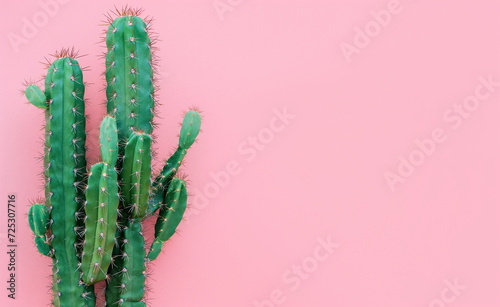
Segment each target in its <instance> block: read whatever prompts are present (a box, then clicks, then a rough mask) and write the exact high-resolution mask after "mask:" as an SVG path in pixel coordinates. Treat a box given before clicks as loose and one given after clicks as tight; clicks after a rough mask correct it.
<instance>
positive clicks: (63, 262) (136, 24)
mask: <svg viewBox="0 0 500 307" xmlns="http://www.w3.org/2000/svg"><path fill="white" fill-rule="evenodd" d="M148 28H149V23H148V22H145V21H144V20H142V19H141V18H140V17H139V16H138V11H134V10H130V9H125V10H124V11H123V12H121V13H119V16H118V17H117V18H116V19H114V20H113V21H112V22H110V25H109V27H108V29H107V32H106V45H107V49H108V51H107V54H106V72H105V76H106V81H107V87H106V96H107V100H108V101H107V113H108V115H107V116H106V117H105V118H104V119H103V121H102V123H101V128H100V148H101V158H102V162H99V163H97V164H94V165H93V166H91V167H90V171H89V172H88V173H87V165H86V158H85V114H84V101H83V95H84V85H83V79H82V72H81V69H80V67H79V65H78V62H77V61H76V60H75V59H74V56H73V55H71V54H67V53H68V52H63V53H62V54H61V55H59V56H58V58H57V59H56V60H55V61H54V62H53V63H52V64H51V66H50V67H49V71H48V73H47V78H46V82H45V93H44V92H43V91H42V90H41V89H39V88H38V87H37V86H36V85H28V86H27V88H26V91H25V94H26V97H27V98H28V100H29V101H30V102H31V103H32V104H33V105H35V106H36V107H39V108H43V109H45V110H46V132H45V155H44V168H45V170H44V174H45V178H46V189H45V199H46V200H45V205H41V204H34V205H33V206H32V207H31V208H30V213H29V221H30V227H31V229H32V231H33V233H34V234H35V242H36V245H37V248H38V250H39V251H40V252H41V253H42V254H45V255H47V256H50V257H52V258H53V264H54V265H53V286H52V290H53V293H54V301H53V303H54V305H55V306H64V307H67V306H71V307H73V306H95V304H96V300H95V294H94V291H93V285H94V284H95V283H97V282H99V281H103V280H106V289H105V300H106V305H107V306H114V305H117V306H134V307H142V306H146V304H145V302H144V296H145V280H146V266H147V263H148V262H149V261H151V260H154V259H156V258H157V257H158V255H159V253H160V251H161V249H162V246H163V244H164V242H165V241H167V240H168V239H170V237H171V236H172V235H173V234H174V233H175V230H176V228H177V226H178V225H179V223H180V222H181V220H182V216H183V214H184V211H185V210H186V204H187V190H186V182H185V181H184V180H182V179H179V178H178V177H176V175H177V172H178V170H179V167H180V166H181V163H182V161H183V159H184V157H185V155H186V153H187V150H188V149H189V148H190V147H191V145H192V144H193V143H194V141H195V139H196V137H197V135H198V133H199V131H200V125H201V116H200V114H199V113H198V112H197V111H195V110H191V111H188V112H187V113H186V115H185V116H184V120H183V123H182V128H181V132H180V138H179V146H178V148H177V150H176V151H175V152H174V154H173V155H172V156H171V157H170V158H169V159H168V160H167V161H166V164H165V166H164V167H163V169H162V170H161V172H160V174H159V175H158V176H157V177H156V178H155V179H154V180H153V178H152V168H151V161H152V149H151V146H152V144H153V137H152V132H153V127H154V123H153V117H154V109H155V89H154V74H153V57H152V53H151V39H150V37H149V34H148ZM86 178H88V180H86ZM157 211H159V213H158V217H157V220H156V225H155V238H154V239H153V243H152V246H151V247H150V248H149V253H148V254H147V256H146V246H145V239H144V235H143V232H142V226H141V222H142V221H143V220H144V219H145V217H147V216H153V215H155V213H156V212H157Z"/></svg>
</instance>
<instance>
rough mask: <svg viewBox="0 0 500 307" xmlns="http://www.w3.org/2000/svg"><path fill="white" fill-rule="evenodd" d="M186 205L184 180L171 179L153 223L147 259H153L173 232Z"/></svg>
mask: <svg viewBox="0 0 500 307" xmlns="http://www.w3.org/2000/svg"><path fill="white" fill-rule="evenodd" d="M186 205H187V190H186V182H185V181H184V180H181V179H179V178H177V177H175V178H174V179H172V182H171V183H170V185H169V187H168V191H167V194H166V195H165V206H163V207H162V208H161V209H160V212H159V214H158V219H157V220H156V224H155V239H154V241H153V244H152V245H151V248H150V250H149V253H148V258H149V260H155V259H156V258H157V257H158V255H159V254H160V252H161V248H162V246H163V243H164V242H165V241H168V240H169V239H170V237H172V235H173V234H174V233H175V230H176V229H177V226H179V224H180V222H181V220H182V217H183V215H184V212H185V211H186Z"/></svg>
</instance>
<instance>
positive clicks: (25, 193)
mask: <svg viewBox="0 0 500 307" xmlns="http://www.w3.org/2000/svg"><path fill="white" fill-rule="evenodd" d="M221 1H222V2H224V3H226V4H227V5H228V6H229V7H230V8H231V10H228V11H226V12H225V13H224V14H223V16H222V17H223V19H222V18H221V17H220V16H219V15H218V13H217V11H216V10H215V9H214V6H213V3H214V1H213V0H203V1H201V0H199V1H194V0H190V1H187V0H183V1H180V0H178V1H172V0H164V1H147V0H144V1H128V2H127V4H129V5H132V6H141V7H143V8H144V9H145V15H152V16H154V17H155V21H154V29H155V30H156V32H158V33H159V35H160V39H161V41H159V42H158V45H157V46H158V47H159V51H158V56H159V57H160V58H161V63H160V67H159V70H160V73H161V76H160V77H161V81H160V85H161V91H160V92H159V93H160V99H161V102H162V106H161V108H160V115H161V117H162V119H161V120H159V123H160V127H159V128H158V129H157V132H158V133H157V135H158V136H159V138H158V152H159V155H158V157H159V158H165V157H167V155H168V154H169V153H170V152H171V149H172V147H173V146H174V145H175V143H176V134H177V133H178V129H179V126H178V122H179V121H180V120H181V115H182V112H183V111H185V110H186V109H187V107H188V106H192V105H195V106H198V107H199V108H201V109H202V110H203V111H204V114H205V117H204V119H203V133H202V134H201V135H200V137H199V142H198V143H197V144H196V145H195V146H194V147H193V148H192V149H191V150H190V152H189V154H188V157H187V163H186V166H185V168H184V170H185V172H186V173H188V174H189V179H190V191H192V192H193V193H195V194H196V196H193V197H191V198H190V199H191V203H192V204H191V211H190V213H189V216H188V217H187V221H186V222H184V223H183V224H182V225H181V227H180V229H179V232H180V234H179V235H176V236H175V237H174V238H173V239H172V240H171V241H170V242H168V244H166V246H165V253H164V254H162V255H161V257H159V259H158V260H157V261H155V262H154V264H153V266H152V275H151V278H150V279H149V288H150V290H151V292H150V295H149V300H148V302H149V304H150V305H151V306H172V307H200V306H203V307H212V306H219V307H234V306H238V307H246V306H247V307H252V306H259V304H258V302H260V303H262V304H261V306H262V307H270V306H286V307H311V306H314V307H331V306H345V307H358V306H359V307H365V306H366V307H371V306H376V307H378V306H382V307H400V306H404V307H417V306H454V307H455V306H456V307H458V306H460V307H493V306H499V304H500V298H499V295H498V293H499V292H498V289H499V286H500V284H499V277H500V269H499V266H498V260H499V254H498V246H499V237H498V232H499V228H498V221H499V212H498V210H497V207H498V205H499V202H500V195H499V193H498V191H499V189H498V187H499V185H500V181H499V176H498V174H500V159H499V157H500V146H499V145H500V133H499V130H500V126H499V124H498V123H499V118H500V99H499V98H500V96H499V94H498V91H496V92H494V93H493V94H492V95H491V97H489V99H486V100H485V101H482V102H481V104H480V105H479V107H478V108H477V109H476V110H475V111H474V112H470V114H469V115H470V116H469V117H468V118H467V119H464V120H463V123H462V125H461V126H460V127H459V128H458V129H456V130H454V129H452V128H451V124H450V123H448V122H446V121H445V120H444V119H443V114H444V113H445V112H446V111H447V110H448V109H452V108H453V106H454V104H456V103H462V101H463V100H464V99H465V98H466V97H467V96H468V95H471V94H474V90H475V88H476V86H477V85H478V84H479V81H478V77H480V76H484V77H487V76H488V75H490V74H492V76H493V78H494V79H495V80H500V69H499V68H500V65H499V64H500V63H499V57H500V36H499V34H500V33H499V32H500V31H499V29H500V19H499V18H498V12H499V10H500V2H499V1H492V0H477V1H451V0H442V1H429V0H427V1H424V0H420V1H404V0H401V1H400V8H401V9H402V11H400V12H399V13H398V14H393V15H392V18H391V21H390V22H389V24H387V25H386V27H383V28H381V31H380V33H378V34H377V35H374V36H373V37H371V38H370V42H369V44H368V45H367V46H366V47H363V48H361V49H360V50H358V51H359V53H358V54H353V55H352V58H351V62H350V63H348V61H347V59H346V57H345V56H344V54H343V53H342V51H341V44H342V42H345V43H349V44H353V40H354V37H355V35H356V30H355V28H356V27H358V28H360V29H362V28H364V27H365V25H366V24H367V23H369V22H371V21H373V20H375V19H374V17H373V15H371V14H370V12H371V11H376V12H378V11H380V10H382V9H387V6H388V5H389V3H391V1H389V0H377V1H347V0H344V1H326V0H324V1H319V0H316V1H305V0H302V1H298V0H296V1H286V0H280V1H245V0H243V1H236V0H232V1H229V0H221ZM42 2H43V3H46V2H47V0H46V1H44V0H42ZM49 2H50V1H49ZM65 2H66V3H64V4H59V5H58V11H57V13H56V14H55V15H54V16H53V17H50V18H49V19H48V20H47V21H46V22H44V24H43V25H41V26H40V27H37V29H38V32H37V33H36V34H35V35H34V36H33V37H31V38H29V39H27V42H25V43H23V44H21V45H19V46H18V51H17V52H16V50H15V48H14V46H13V45H12V44H11V43H10V42H9V39H8V35H9V33H14V34H18V35H21V29H22V27H23V22H24V21H23V18H28V20H31V19H32V18H33V16H36V14H37V13H39V12H44V11H43V9H42V8H41V6H40V5H39V4H38V1H32V0H30V1H5V3H3V4H2V10H1V13H0V14H1V18H0V20H1V27H0V31H1V46H0V52H1V53H0V54H1V56H0V67H1V69H0V71H1V75H0V78H1V79H0V86H1V92H2V103H1V104H0V108H1V109H0V114H1V123H0V125H1V131H3V133H1V134H0V138H1V144H2V148H1V159H0V161H1V163H0V165H1V172H0V176H1V177H0V180H1V181H0V190H1V193H0V199H2V204H4V207H3V208H4V209H2V210H0V226H1V233H2V242H1V248H0V250H1V252H0V255H1V256H0V274H1V275H0V280H1V281H2V284H1V287H0V288H1V289H2V290H1V291H0V302H1V303H0V305H2V306H16V307H17V306H23V307H24V306H46V305H47V304H48V303H49V301H50V293H49V288H48V287H49V284H50V278H49V275H50V261H49V260H48V259H47V258H44V257H42V256H40V255H39V254H38V253H37V251H36V248H35V247H34V244H33V242H32V235H31V232H30V230H29V227H28V223H27V218H26V212H27V211H28V208H29V200H30V199H33V198H36V197H39V196H42V193H41V192H40V187H41V181H40V180H39V177H38V173H39V172H40V171H41V169H42V166H41V164H40V163H39V162H37V161H36V159H35V158H34V157H35V155H36V154H37V153H40V152H41V150H42V147H41V140H40V138H41V137H43V135H42V132H41V131H40V127H41V125H42V123H43V116H42V113H41V112H40V111H39V110H37V109H36V108H35V107H33V106H30V105H28V104H26V103H25V98H24V97H23V96H22V95H21V94H20V93H19V90H20V89H22V85H21V84H22V82H23V80H24V79H37V78H39V77H40V76H41V75H42V73H43V72H44V71H43V66H42V65H41V64H40V61H42V60H43V58H44V56H47V55H48V54H50V53H53V52H54V51H56V50H58V49H60V48H61V47H68V46H74V47H75V48H76V49H78V50H80V53H81V54H86V55H87V56H85V57H82V58H81V59H80V63H81V65H82V66H89V67H90V68H91V70H90V71H88V72H85V75H84V79H85V80H86V81H87V82H90V83H91V84H89V86H88V87H87V91H86V98H87V99H88V100H89V104H88V106H87V113H88V114H89V115H90V119H89V121H88V123H87V125H88V127H89V128H91V129H92V130H91V131H90V134H89V145H90V146H91V147H94V148H95V146H96V144H97V142H96V140H97V129H96V127H97V126H98V124H99V122H100V120H101V118H102V117H103V116H104V112H105V109H104V106H103V104H102V103H103V102H104V99H105V96H104V92H102V91H101V90H102V88H103V86H104V81H103V79H102V77H101V74H102V72H103V70H104V68H103V65H104V64H103V61H102V60H100V59H99V58H98V55H99V54H100V53H101V52H103V51H104V48H103V47H102V45H100V44H96V43H97V42H98V41H99V37H100V36H101V33H102V31H103V26H100V24H101V23H102V22H101V21H102V20H103V19H104V18H103V14H104V13H105V12H106V11H108V10H110V9H112V8H113V6H114V5H117V6H121V5H123V4H125V2H119V1H96V0H88V1H65ZM226 9H227V7H226ZM42 21H43V20H42ZM372 25H373V24H372ZM375 30H376V28H375ZM497 89H498V88H497ZM283 108H286V111H287V112H288V113H291V114H293V115H295V117H294V118H293V119H290V120H289V122H288V124H287V125H283V126H279V128H280V129H274V130H275V131H274V132H273V130H270V127H271V128H273V127H274V128H276V127H275V126H270V121H271V120H273V118H275V116H276V115H275V112H277V110H278V111H282V110H283ZM273 123H274V125H278V124H279V122H275V121H274V120H273ZM439 128H442V129H443V130H444V131H445V134H446V137H447V138H446V141H445V142H443V143H441V144H438V145H437V146H436V148H435V150H434V152H433V153H432V154H431V155H430V156H429V157H426V158H425V161H424V162H423V163H422V164H421V165H419V166H417V167H416V168H415V170H414V172H413V174H411V175H410V176H409V177H407V178H404V182H402V183H397V184H396V185H395V190H394V191H392V190H391V188H390V187H389V185H388V184H387V182H386V179H385V178H384V174H385V173H386V172H393V173H396V174H397V167H398V163H399V156H400V155H401V156H402V157H405V158H408V157H409V156H410V154H411V153H412V151H414V150H416V149H417V148H418V147H417V146H416V145H415V144H414V141H415V140H417V139H419V140H423V139H425V138H429V137H430V136H431V133H432V131H433V130H434V129H439ZM278 130H279V131H278ZM269 131H271V132H272V134H269ZM259 136H260V138H261V140H265V141H266V142H268V143H267V144H264V145H263V148H260V149H261V150H258V151H257V150H256V151H255V153H256V155H255V157H253V156H252V157H251V154H250V153H249V149H248V148H250V145H249V143H248V141H249V140H250V139H249V137H250V138H251V137H257V138H258V137H259ZM271 138H272V139H271ZM245 142H247V143H245ZM259 142H260V141H259ZM245 150H247V151H246V153H245ZM242 151H243V152H242ZM96 156H97V151H95V150H94V151H93V152H91V153H90V158H91V160H92V159H93V160H94V161H95V159H96ZM247 160H250V161H247ZM230 161H233V162H230ZM234 161H235V162H234ZM228 163H229V164H230V165H231V167H233V168H234V166H235V163H237V164H238V167H237V170H238V171H239V173H238V174H236V175H231V176H230V180H229V182H222V183H219V184H217V182H216V181H215V180H214V179H213V176H211V173H219V175H220V172H221V171H223V170H226V168H227V165H228ZM221 176H222V175H221ZM13 192H15V193H17V196H18V202H17V204H18V221H17V225H18V229H17V233H16V234H17V241H18V244H19V247H18V249H17V250H18V258H17V278H18V279H17V280H18V284H17V298H16V300H11V299H8V298H7V292H6V290H4V289H5V288H6V287H7V286H6V282H4V281H6V280H7V278H8V277H7V276H8V273H7V270H6V266H7V263H8V259H7V255H6V253H5V245H6V244H7V243H6V240H5V232H6V224H5V223H6V209H5V203H6V199H7V193H13ZM203 197H205V198H206V199H203ZM328 236H330V238H331V240H332V241H333V242H335V243H337V244H339V246H338V247H336V248H335V249H334V251H333V253H331V254H328V257H327V258H326V259H324V258H323V260H324V261H319V262H318V261H317V260H314V259H313V258H311V257H314V256H315V251H317V249H318V248H319V246H320V245H318V243H317V240H319V239H321V238H323V239H326V238H327V237H328ZM316 256H317V255H316ZM322 256H325V255H322ZM315 264H317V267H316V266H315ZM294 265H305V266H306V269H307V270H308V271H310V273H308V274H309V276H308V277H307V279H304V280H302V281H301V283H300V285H298V286H297V284H291V283H289V282H287V281H286V279H285V280H283V276H288V277H291V276H292V275H293V274H292V275H290V274H291V273H290V271H289V270H291V269H292V267H293V266H294ZM295 280H296V279H295ZM455 280H456V281H457V282H458V283H459V284H460V285H463V286H465V287H466V289H463V288H461V290H460V291H458V292H457V291H456V293H454V292H453V291H452V290H451V289H449V284H447V282H446V281H448V282H449V283H453V282H454V281H455ZM292 285H295V286H297V287H294V288H293V289H295V290H293V289H292V287H291V286H292ZM455 290H456V289H455ZM273 292H274V294H272V293H273ZM443 293H445V297H444V299H443V297H442V294H443ZM273 296H276V297H273ZM273 298H274V299H275V301H274V303H270V302H272V299H273ZM447 298H448V299H447ZM266 300H267V301H268V302H267V303H266ZM276 302H277V303H276Z"/></svg>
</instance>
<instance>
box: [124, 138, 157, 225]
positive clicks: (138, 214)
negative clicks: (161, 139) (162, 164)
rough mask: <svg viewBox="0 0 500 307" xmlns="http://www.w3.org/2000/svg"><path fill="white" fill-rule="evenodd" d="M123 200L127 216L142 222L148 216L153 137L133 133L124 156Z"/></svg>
mask: <svg viewBox="0 0 500 307" xmlns="http://www.w3.org/2000/svg"><path fill="white" fill-rule="evenodd" d="M121 176H122V178H123V189H122V191H123V193H122V195H123V199H124V208H125V211H126V214H131V216H132V217H133V218H134V219H137V220H139V221H140V220H141V219H142V218H143V217H144V216H145V215H146V209H147V201H148V198H149V188H150V186H151V137H150V136H149V135H147V134H143V133H132V134H131V136H130V138H129V141H128V143H127V146H126V147H125V154H124V156H123V169H122V173H121Z"/></svg>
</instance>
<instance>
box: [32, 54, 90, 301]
mask: <svg viewBox="0 0 500 307" xmlns="http://www.w3.org/2000/svg"><path fill="white" fill-rule="evenodd" d="M56 57H57V59H56V60H55V61H54V62H53V63H52V64H51V65H50V66H49V68H48V71H47V75H46V78H45V92H44V94H43V95H42V93H43V92H42V90H41V89H39V88H38V87H37V86H36V85H30V86H28V87H27V89H26V92H25V93H26V97H27V98H28V100H29V101H30V102H31V103H32V104H33V105H35V106H36V107H39V108H43V109H45V119H46V123H45V146H44V177H45V207H46V209H47V210H46V211H44V210H43V209H41V207H40V204H34V205H33V206H32V207H31V208H30V212H31V213H32V214H33V219H32V220H33V228H32V230H33V232H34V233H35V236H36V238H35V241H36V244H37V246H38V249H39V251H40V252H41V253H42V254H45V255H50V256H52V257H53V263H54V269H53V281H54V282H53V286H52V289H53V304H54V306H95V299H94V298H93V297H94V293H93V290H92V286H86V285H85V284H84V283H83V282H82V281H81V278H80V271H79V268H80V261H81V256H80V246H81V243H82V241H83V238H82V229H81V227H82V225H83V215H84V214H83V199H84V195H83V192H82V189H81V187H82V185H84V183H85V181H84V176H85V171H86V158H85V138H86V134H85V104H84V101H83V96H84V91H85V87H84V84H83V76H82V71H81V69H80V66H79V64H78V61H77V60H76V59H75V58H74V57H75V54H72V53H71V52H70V51H68V50H63V51H62V52H60V53H58V54H56ZM48 215H50V222H49V224H50V236H49V237H48V238H47V240H46V242H45V243H46V244H47V245H44V244H43V243H42V241H43V236H44V235H45V233H42V232H43V231H42V230H43V229H42V227H41V226H40V225H39V223H40V219H47V218H48ZM30 217H31V214H30ZM31 224H32V223H30V226H31ZM37 224H38V225H37ZM46 232H47V231H46ZM47 249H49V251H48V252H47Z"/></svg>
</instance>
